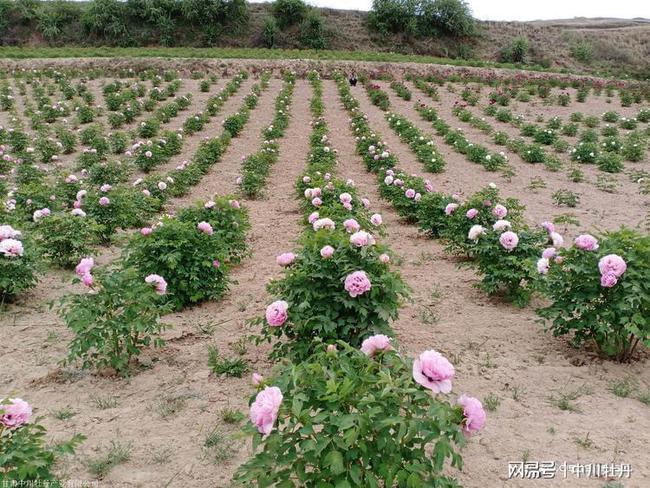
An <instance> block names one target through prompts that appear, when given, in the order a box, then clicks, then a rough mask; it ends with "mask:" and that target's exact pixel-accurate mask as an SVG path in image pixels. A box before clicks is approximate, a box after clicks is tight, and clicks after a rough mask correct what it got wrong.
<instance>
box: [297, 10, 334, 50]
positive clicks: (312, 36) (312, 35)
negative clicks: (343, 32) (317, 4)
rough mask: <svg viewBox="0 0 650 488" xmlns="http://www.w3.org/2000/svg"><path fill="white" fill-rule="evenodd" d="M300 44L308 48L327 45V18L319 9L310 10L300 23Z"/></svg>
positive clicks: (323, 47)
mask: <svg viewBox="0 0 650 488" xmlns="http://www.w3.org/2000/svg"><path fill="white" fill-rule="evenodd" d="M300 45H301V46H302V47H304V48H307V49H325V48H326V47H327V29H326V27H325V18H324V17H323V16H322V15H321V14H320V13H319V12H318V11H317V10H312V11H310V12H309V13H308V14H307V16H306V17H305V20H303V21H302V23H301V24H300Z"/></svg>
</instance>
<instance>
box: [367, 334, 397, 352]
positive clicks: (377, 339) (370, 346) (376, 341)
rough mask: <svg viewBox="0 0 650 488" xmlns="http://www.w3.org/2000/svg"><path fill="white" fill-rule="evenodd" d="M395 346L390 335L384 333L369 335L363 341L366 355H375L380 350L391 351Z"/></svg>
mask: <svg viewBox="0 0 650 488" xmlns="http://www.w3.org/2000/svg"><path fill="white" fill-rule="evenodd" d="M391 349H393V346H392V345H391V343H390V337H388V336H386V335H384V334H377V335H374V336H371V337H368V338H367V339H365V340H364V341H363V342H362V343H361V352H363V353H364V354H365V355H366V356H370V357H372V356H374V355H375V354H376V353H377V352H378V351H390V350H391Z"/></svg>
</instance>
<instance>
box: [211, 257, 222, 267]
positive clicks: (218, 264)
mask: <svg viewBox="0 0 650 488" xmlns="http://www.w3.org/2000/svg"><path fill="white" fill-rule="evenodd" d="M212 267H213V268H217V269H219V268H220V267H221V261H219V260H218V259H215V260H214V261H212Z"/></svg>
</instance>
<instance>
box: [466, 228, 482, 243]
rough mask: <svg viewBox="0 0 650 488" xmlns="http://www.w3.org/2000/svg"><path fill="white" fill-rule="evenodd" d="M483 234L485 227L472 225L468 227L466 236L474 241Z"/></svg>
mask: <svg viewBox="0 0 650 488" xmlns="http://www.w3.org/2000/svg"><path fill="white" fill-rule="evenodd" d="M483 234H485V227H483V226H482V225H473V226H472V227H471V228H470V229H469V232H468V233H467V238H468V239H470V240H472V241H475V240H477V239H478V238H479V237H481V236H482V235H483Z"/></svg>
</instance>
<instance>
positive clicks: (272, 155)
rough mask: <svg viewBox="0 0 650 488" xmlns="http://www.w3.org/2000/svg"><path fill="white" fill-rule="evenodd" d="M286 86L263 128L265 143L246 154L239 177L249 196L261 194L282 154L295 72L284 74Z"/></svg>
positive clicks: (244, 192) (243, 190) (254, 196)
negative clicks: (282, 143) (270, 118)
mask: <svg viewBox="0 0 650 488" xmlns="http://www.w3.org/2000/svg"><path fill="white" fill-rule="evenodd" d="M283 78H284V86H283V88H282V90H280V93H278V96H277V97H276V99H275V114H274V117H273V121H272V122H271V124H270V125H269V126H268V127H265V128H264V129H263V130H262V136H263V137H264V143H263V144H262V148H261V149H260V150H258V151H257V152H255V153H253V154H250V155H249V156H246V157H245V158H244V160H243V162H242V174H241V175H240V176H239V177H238V179H237V184H238V185H239V189H240V190H241V192H242V193H243V194H244V195H245V196H246V197H248V198H257V197H259V196H261V194H262V191H263V188H264V185H265V184H266V178H267V176H268V174H269V171H270V169H271V166H272V165H273V164H275V163H276V162H277V160H278V157H279V156H280V155H279V153H278V148H279V143H278V139H280V138H281V137H282V136H283V135H284V131H285V130H286V128H287V126H288V125H289V111H288V109H289V106H290V104H291V98H292V96H293V89H294V84H295V74H293V73H292V72H290V71H287V72H285V73H284V75H283Z"/></svg>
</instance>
